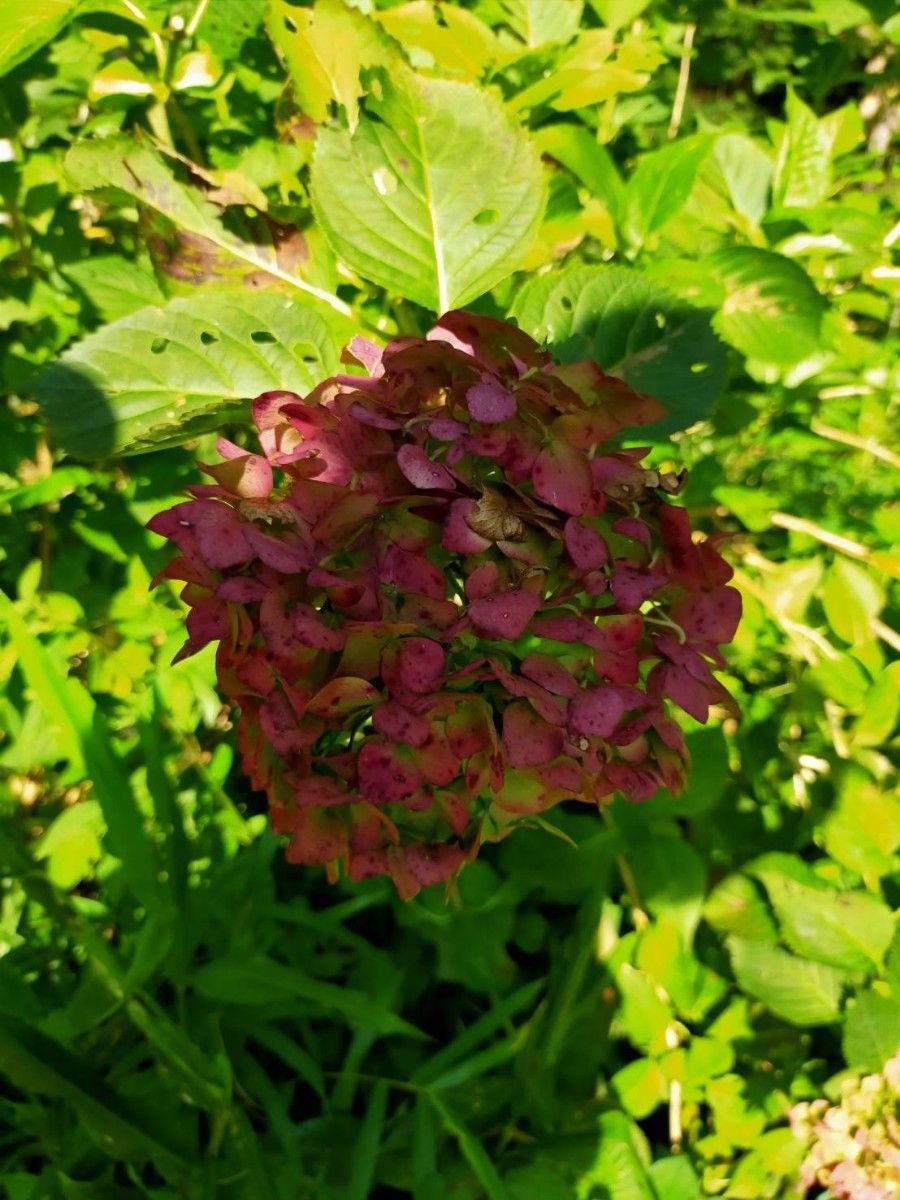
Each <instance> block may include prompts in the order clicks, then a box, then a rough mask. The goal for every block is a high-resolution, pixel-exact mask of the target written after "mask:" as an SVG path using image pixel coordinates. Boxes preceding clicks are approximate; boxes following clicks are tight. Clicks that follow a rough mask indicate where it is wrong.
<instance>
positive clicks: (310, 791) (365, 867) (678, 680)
mask: <svg viewBox="0 0 900 1200" xmlns="http://www.w3.org/2000/svg"><path fill="white" fill-rule="evenodd" d="M345 361H348V362H353V363H355V364H357V365H358V367H362V368H364V369H365V374H362V373H352V374H345V375H338V376H336V377H334V378H332V379H328V380H326V381H325V382H324V383H322V384H320V386H319V387H317V388H316V389H315V391H314V392H312V393H311V394H310V395H309V396H307V397H305V398H303V397H300V396H298V395H295V394H294V393H292V392H283V391H278V392H268V393H265V394H264V395H262V396H260V397H259V398H258V399H257V400H256V401H255V403H254V405H253V419H254V422H255V424H256V427H257V429H258V431H259V441H260V445H261V448H262V453H261V454H256V453H250V452H248V451H246V450H244V449H241V448H240V447H238V446H236V445H234V444H233V443H231V442H228V441H225V440H222V441H220V443H219V451H220V453H221V455H222V457H223V460H224V461H223V462H221V463H219V464H217V465H215V466H209V467H205V468H204V469H205V470H206V471H207V472H208V474H209V475H211V476H212V478H213V480H214V482H213V483H212V484H206V485H202V486H197V487H194V488H192V489H191V492H192V498H191V499H190V500H187V501H186V502H185V503H183V504H179V505H177V506H176V507H175V508H173V509H170V510H169V511H168V512H165V513H162V514H160V515H159V516H157V517H156V518H154V520H153V521H151V523H150V528H151V529H153V530H154V531H155V532H156V533H159V534H161V535H163V536H164V537H166V538H168V539H170V540H171V541H172V542H174V543H175V545H176V546H177V547H178V549H179V551H180V556H179V557H178V558H176V559H175V560H174V561H173V562H172V563H171V564H170V565H169V566H168V568H167V569H166V570H165V571H164V572H163V575H164V576H165V577H168V578H170V579H178V580H182V581H184V583H185V585H186V586H185V588H184V592H183V596H184V599H185V601H186V602H187V604H188V605H189V606H190V614H189V616H188V618H187V629H188V642H187V645H186V646H185V647H184V649H183V651H182V655H188V654H191V653H193V652H195V651H196V650H198V649H200V648H201V647H202V646H204V645H206V644H207V643H208V642H211V641H216V642H218V643H219V646H218V660H217V662H218V675H219V680H220V684H221V686H222V688H223V690H224V692H225V693H226V694H227V696H228V697H229V698H230V699H231V700H232V701H233V702H234V703H235V704H236V705H237V706H238V708H239V710H240V719H239V725H238V740H239V745H240V749H241V752H242V755H243V761H244V765H245V769H246V770H247V772H248V774H249V775H250V776H251V777H252V780H253V783H254V785H255V786H256V787H258V788H262V789H265V790H266V791H267V793H268V796H269V800H270V804H271V812H272V820H273V824H274V826H275V828H276V829H278V830H279V831H281V832H283V833H286V834H289V835H290V844H289V846H288V850H287V855H288V858H289V860H290V861H292V862H297V863H307V864H312V863H323V864H328V865H329V867H330V869H331V873H332V874H334V872H335V871H336V869H337V864H343V865H344V867H345V869H346V871H347V873H348V874H349V876H350V878H351V879H354V880H358V879H364V878H366V877H367V876H372V875H381V874H387V875H390V876H391V878H392V879H393V880H394V882H395V884H396V886H397V888H398V889H399V891H400V893H401V894H402V895H403V896H412V895H414V894H415V893H416V892H417V891H418V890H419V888H420V887H422V886H424V885H427V884H432V883H435V882H437V881H440V880H444V879H447V878H449V877H450V876H452V875H453V874H454V873H455V872H456V871H457V870H458V869H459V868H460V867H461V866H462V864H463V863H464V862H465V861H466V860H467V859H470V858H472V857H474V855H475V854H476V853H477V851H478V848H479V845H480V844H481V842H482V841H484V840H486V839H496V838H498V837H500V836H502V835H504V834H505V833H506V832H507V831H508V830H509V829H510V827H511V826H512V825H514V824H515V823H516V822H518V821H521V820H523V819H526V820H527V819H528V818H532V817H534V816H535V815H537V814H540V813H543V812H544V811H546V810H547V809H548V808H550V807H552V806H553V805H555V804H557V803H559V802H560V801H562V800H565V799H571V798H574V799H577V800H581V801H585V802H587V803H591V804H596V803H598V802H600V801H602V800H603V798H604V797H607V796H610V795H611V794H612V793H613V792H615V791H620V792H622V793H623V794H624V795H625V796H626V797H627V798H628V799H630V800H635V801H638V800H644V799H646V798H648V797H649V796H651V795H652V794H653V793H654V792H655V791H657V789H659V788H660V787H666V788H668V789H669V790H670V791H673V792H676V791H678V790H679V789H680V788H681V786H682V784H683V780H684V773H685V768H686V765H687V754H686V750H685V744H684V739H683V736H682V733H681V730H680V728H679V726H678V725H677V724H676V723H675V722H674V721H673V720H672V718H671V716H670V715H668V712H667V701H672V702H674V704H676V705H677V706H679V707H680V708H682V709H684V710H685V711H686V712H688V713H690V715H691V716H692V717H694V718H695V719H696V720H698V721H706V720H707V716H708V712H709V708H710V705H711V704H721V705H725V706H726V707H728V706H730V705H731V701H730V697H729V696H728V694H727V692H726V691H725V690H724V688H723V687H722V686H721V684H720V683H719V682H718V681H717V680H716V679H715V678H714V676H713V673H712V666H713V665H718V666H721V665H723V664H722V660H721V657H720V653H719V649H718V647H719V646H720V645H721V644H723V643H726V642H729V641H730V640H731V638H732V637H733V635H734V632H735V629H736V626H737V622H738V619H739V615H740V596H739V594H738V593H737V592H736V591H735V590H734V589H732V588H729V587H727V586H726V584H727V582H728V580H729V578H730V577H731V570H730V568H729V567H728V566H727V564H726V563H725V562H724V561H723V559H722V558H721V556H720V555H719V554H718V552H717V551H716V549H715V548H714V546H713V544H712V542H711V541H700V542H699V543H697V542H695V541H694V540H693V538H692V536H691V529H690V524H689V520H688V514H687V512H686V511H685V510H684V509H683V508H680V507H677V506H676V505H674V504H672V503H669V502H668V501H667V499H666V495H667V493H673V492H675V491H677V490H678V486H679V483H680V480H679V479H678V477H676V476H672V475H668V476H667V475H661V474H659V473H658V472H657V471H654V470H648V469H646V468H645V467H643V466H642V465H641V461H642V459H643V458H644V457H645V456H646V453H647V452H646V450H644V449H621V448H617V447H616V446H614V445H612V444H610V443H611V439H613V438H614V437H615V436H616V435H617V434H618V433H620V431H621V430H622V429H624V428H627V427H633V426H637V425H642V424H646V423H648V422H651V421H655V420H658V419H659V418H660V417H661V416H662V415H664V412H663V410H662V409H661V408H660V406H659V405H658V404H657V403H656V401H654V400H653V399H651V398H650V397H648V396H644V395H640V394H638V393H637V392H635V391H633V390H632V389H631V388H630V387H628V386H627V385H626V384H625V383H623V382H622V381H621V380H619V379H616V378H613V377H610V376H607V375H604V373H603V372H602V371H601V370H600V368H599V367H598V366H597V365H596V364H594V363H592V362H583V363H577V364H574V365H570V366H555V365H554V364H553V363H552V361H551V359H550V357H549V355H547V354H546V353H545V352H543V351H542V350H540V349H539V347H538V346H537V345H536V343H535V342H534V341H532V339H531V338H529V337H528V336H527V335H526V334H524V333H522V332H521V331H520V330H518V329H516V328H515V327H514V326H511V325H507V324H505V323H503V322H500V321H495V320H490V319H487V318H484V317H478V316H473V315H471V314H468V313H464V312H453V313H449V314H447V315H446V316H444V317H443V318H442V319H441V320H440V321H439V322H438V324H437V325H436V326H435V328H434V329H432V330H431V332H430V333H429V334H428V335H427V337H424V338H418V337H404V338H398V339H396V340H395V341H393V342H391V343H390V344H389V345H388V346H387V347H386V348H385V349H383V350H382V349H380V348H379V347H377V346H375V345H373V344H372V343H370V342H368V341H366V340H364V339H362V338H356V339H354V341H353V342H351V344H350V346H349V347H348V349H347V351H346V355H345Z"/></svg>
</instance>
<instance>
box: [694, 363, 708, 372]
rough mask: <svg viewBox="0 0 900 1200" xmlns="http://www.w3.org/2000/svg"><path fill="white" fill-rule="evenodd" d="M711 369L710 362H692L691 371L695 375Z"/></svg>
mask: <svg viewBox="0 0 900 1200" xmlns="http://www.w3.org/2000/svg"><path fill="white" fill-rule="evenodd" d="M708 370H709V363H708V362H705V363H699V362H698V363H691V373H692V374H694V375H702V374H703V372H704V371H708Z"/></svg>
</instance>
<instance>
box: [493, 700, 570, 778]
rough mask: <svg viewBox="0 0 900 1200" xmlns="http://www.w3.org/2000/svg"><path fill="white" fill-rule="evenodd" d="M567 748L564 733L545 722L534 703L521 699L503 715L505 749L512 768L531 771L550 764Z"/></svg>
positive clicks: (509, 706) (511, 705) (508, 707)
mask: <svg viewBox="0 0 900 1200" xmlns="http://www.w3.org/2000/svg"><path fill="white" fill-rule="evenodd" d="M562 747H563V731H562V730H561V729H560V728H559V727H558V726H554V725H548V724H547V722H546V721H544V720H542V719H541V718H540V717H539V716H538V715H537V713H536V712H535V711H534V709H533V708H532V707H531V705H530V704H527V703H525V702H524V701H521V700H517V701H515V703H513V704H510V705H508V706H507V708H506V709H505V710H504V713H503V748H504V750H505V751H506V757H507V760H508V762H509V765H510V766H511V767H516V768H517V769H527V768H528V767H540V766H543V765H544V764H545V763H548V762H550V761H551V760H552V759H554V758H556V756H557V755H558V754H559V753H560V751H561V750H562Z"/></svg>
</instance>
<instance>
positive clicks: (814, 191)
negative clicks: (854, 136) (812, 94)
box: [775, 88, 831, 208]
mask: <svg viewBox="0 0 900 1200" xmlns="http://www.w3.org/2000/svg"><path fill="white" fill-rule="evenodd" d="M785 115H786V117H787V127H786V129H785V130H784V133H783V141H782V144H781V146H779V148H778V155H779V161H780V162H781V164H782V166H781V169H780V171H779V173H778V179H777V180H776V185H775V186H776V195H777V199H778V201H779V202H780V203H781V204H783V205H784V206H785V207H786V208H811V207H813V206H814V205H816V204H820V203H821V202H822V201H823V200H824V199H825V197H826V196H827V194H828V188H829V185H830V182H831V147H830V144H829V138H828V134H827V132H826V131H825V129H823V128H822V126H821V124H820V123H819V121H818V120H817V119H816V115H815V113H814V112H813V111H812V109H810V108H807V106H806V105H805V104H804V103H803V101H802V100H800V99H798V97H797V95H796V93H795V92H794V90H793V88H788V94H787V100H786V101H785Z"/></svg>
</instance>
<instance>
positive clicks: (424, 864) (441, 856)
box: [404, 843, 466, 887]
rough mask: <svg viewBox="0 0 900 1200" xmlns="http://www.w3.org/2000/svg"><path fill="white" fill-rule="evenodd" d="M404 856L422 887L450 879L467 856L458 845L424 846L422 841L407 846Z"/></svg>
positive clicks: (412, 873) (413, 875) (410, 870)
mask: <svg viewBox="0 0 900 1200" xmlns="http://www.w3.org/2000/svg"><path fill="white" fill-rule="evenodd" d="M404 857H405V860H406V866H407V867H408V868H409V872H410V874H411V875H412V877H413V878H414V879H415V881H416V883H420V884H421V885H422V887H429V886H430V885H431V884H433V883H442V882H443V880H445V879H449V878H450V876H451V875H453V874H454V873H455V872H456V871H458V870H459V868H460V867H461V866H462V865H463V863H464V862H465V858H466V856H465V854H463V852H462V850H460V848H459V847H458V846H446V845H444V846H423V845H421V844H420V843H416V844H414V845H412V846H407V848H406V853H405V856H404Z"/></svg>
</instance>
